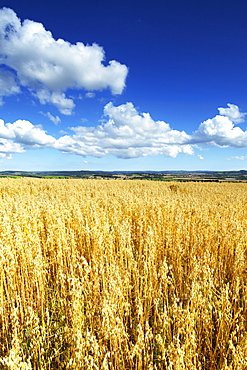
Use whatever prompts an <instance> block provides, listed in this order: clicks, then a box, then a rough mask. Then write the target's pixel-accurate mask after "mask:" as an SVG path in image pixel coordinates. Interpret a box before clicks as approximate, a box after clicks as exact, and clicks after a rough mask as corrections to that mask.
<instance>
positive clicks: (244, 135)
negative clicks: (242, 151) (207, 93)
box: [191, 108, 247, 148]
mask: <svg viewBox="0 0 247 370" xmlns="http://www.w3.org/2000/svg"><path fill="white" fill-rule="evenodd" d="M226 109H227V108H226ZM235 119H236V118H234V120H235ZM191 143H194V144H209V145H214V146H222V147H227V146H231V147H235V148H246V147H247V131H243V130H242V129H241V128H240V127H236V126H235V125H234V122H233V121H232V120H231V119H230V118H229V114H228V113H227V116H223V115H216V116H215V117H213V118H209V119H207V120H206V121H204V122H202V123H201V124H200V126H199V128H198V130H197V131H195V133H194V134H193V136H192V140H191Z"/></svg>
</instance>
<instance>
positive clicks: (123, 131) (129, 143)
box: [0, 103, 247, 159]
mask: <svg viewBox="0 0 247 370" xmlns="http://www.w3.org/2000/svg"><path fill="white" fill-rule="evenodd" d="M222 109H224V108H220V110H219V111H220V113H221V114H219V115H216V116H215V117H213V118H210V119H208V120H206V121H204V122H202V123H201V124H200V125H199V127H198V129H197V130H196V131H195V132H194V133H193V134H192V135H189V134H187V133H186V132H185V131H178V130H174V129H172V128H171V127H170V125H169V124H168V123H166V122H164V121H154V120H153V119H152V117H151V116H150V114H149V113H139V112H138V111H137V109H136V108H135V107H134V105H133V104H132V103H126V104H122V105H120V106H114V105H113V104H112V103H108V104H107V105H106V106H105V108H104V116H105V120H104V122H103V123H101V124H100V125H98V126H96V127H87V126H78V127H71V128H70V130H72V132H73V133H72V134H71V135H63V136H61V137H60V138H58V139H55V138H54V137H53V136H51V135H48V134H47V133H46V131H45V130H44V129H43V128H42V127H41V126H34V125H33V124H32V123H31V122H29V121H25V120H18V121H16V122H14V123H4V121H3V120H0V157H4V156H9V155H11V154H12V153H16V152H18V153H21V152H23V151H25V150H27V149H30V148H32V149H40V148H44V147H49V148H54V149H57V150H59V151H61V152H63V153H72V154H77V155H81V156H94V157H99V158H100V157H103V156H105V155H107V154H112V155H114V156H116V157H118V158H137V157H146V156H151V155H152V156H153V155H157V154H161V155H164V156H168V157H176V156H177V155H178V154H179V153H184V154H188V155H193V154H194V147H197V146H198V145H207V146H210V145H214V146H216V145H217V146H221V147H225V146H231V147H238V148H247V131H243V130H242V129H241V128H240V127H236V126H235V124H234V122H233V119H234V120H235V121H239V119H240V118H241V120H242V119H243V117H244V114H243V113H241V112H240V111H239V108H238V107H237V106H236V105H233V104H231V105H230V104H229V105H228V108H225V110H222ZM223 114H224V115H223ZM230 117H231V119H232V120H231V119H230ZM198 158H200V159H202V158H203V157H201V156H199V157H198Z"/></svg>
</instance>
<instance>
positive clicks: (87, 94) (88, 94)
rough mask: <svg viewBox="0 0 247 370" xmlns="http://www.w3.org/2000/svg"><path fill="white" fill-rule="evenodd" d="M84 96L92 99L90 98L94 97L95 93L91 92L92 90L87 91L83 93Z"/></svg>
mask: <svg viewBox="0 0 247 370" xmlns="http://www.w3.org/2000/svg"><path fill="white" fill-rule="evenodd" d="M85 97H86V98H88V99H92V98H94V97H95V93H93V92H87V93H86V94H85Z"/></svg>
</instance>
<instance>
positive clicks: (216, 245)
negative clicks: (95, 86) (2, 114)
mask: <svg viewBox="0 0 247 370" xmlns="http://www.w3.org/2000/svg"><path fill="white" fill-rule="evenodd" d="M246 230H247V184H244V183H239V184H228V183H175V182H172V183H165V182H152V181H130V180H126V181H121V180H116V181H114V180H109V181H107V180H47V179H1V180H0V368H1V369H3V370H5V369H8V370H9V369H10V370H20V369H22V370H23V369H25V370H31V369H32V370H48V369H68V370H72V369H73V370H81V369H85V370H87V369H92V370H97V369H99V370H101V369H102V370H103V369H105V370H107V369H108V370H113V369H114V370H128V369H133V370H153V369H167V370H181V369H194V370H200V369H201V370H204V369H205V370H221V369H224V370H229V369H232V370H242V369H247V275H246V274H247V260H246V257H247V232H246Z"/></svg>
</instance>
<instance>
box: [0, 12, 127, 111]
mask: <svg viewBox="0 0 247 370" xmlns="http://www.w3.org/2000/svg"><path fill="white" fill-rule="evenodd" d="M0 50H1V54H0V63H1V64H3V65H5V66H7V67H8V68H10V69H12V70H13V71H15V73H16V75H17V78H18V81H19V84H20V85H21V86H25V87H27V88H28V89H29V90H30V91H31V92H32V93H33V94H34V95H35V96H36V97H37V98H38V99H39V100H40V102H41V103H42V104H45V103H52V104H54V105H55V106H56V107H57V108H58V109H59V110H60V111H61V113H63V114H71V112H72V109H73V108H74V101H73V100H72V99H71V98H68V97H67V96H66V95H65V93H66V90H67V89H68V88H75V89H86V90H102V89H106V88H110V90H111V91H112V93H113V94H121V93H122V91H123V89H124V87H125V79H126V76H127V73H128V69H127V67H126V66H125V65H123V64H120V63H119V62H117V61H115V60H112V61H110V62H109V64H108V65H106V66H105V65H104V64H103V62H104V60H105V54H104V50H103V48H102V47H100V46H98V45H97V44H93V45H84V44H83V43H82V42H78V43H76V44H75V45H73V44H70V43H69V42H67V41H64V40H62V39H58V40H55V39H54V38H53V36H52V34H51V32H49V31H47V30H46V29H45V28H44V26H43V25H42V24H41V23H37V22H34V21H31V20H25V21H24V22H23V23H21V21H20V19H19V18H18V17H17V15H16V14H15V12H14V11H13V10H11V9H9V8H3V9H0ZM6 78H7V77H6ZM8 78H9V79H10V78H11V77H10V75H8ZM10 85H11V86H12V87H13V88H14V87H15V85H14V80H13V76H12V82H11V84H10ZM0 89H1V87H0ZM5 91H6V94H5V95H9V93H12V92H13V93H14V92H18V91H17V90H16V87H15V88H14V90H13V91H8V90H6V89H5ZM1 93H2V96H3V95H4V89H2V91H1V90H0V96H1Z"/></svg>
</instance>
